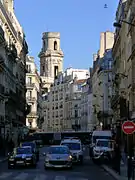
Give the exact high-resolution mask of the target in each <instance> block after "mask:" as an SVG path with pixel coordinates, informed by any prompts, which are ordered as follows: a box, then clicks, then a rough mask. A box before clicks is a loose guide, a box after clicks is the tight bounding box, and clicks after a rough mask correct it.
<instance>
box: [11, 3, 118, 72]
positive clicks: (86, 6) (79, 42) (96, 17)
mask: <svg viewBox="0 0 135 180" xmlns="http://www.w3.org/2000/svg"><path fill="white" fill-rule="evenodd" d="M104 4H107V6H108V8H107V9H105V8H104ZM117 6H118V0H97V1H93V0H57V1H56V0H23V1H20V0H19V1H18V0H15V2H14V8H15V14H16V16H17V18H18V20H19V22H20V24H21V26H22V27H23V29H24V32H25V35H26V40H27V43H28V46H29V55H30V56H33V57H34V58H35V61H36V64H37V66H38V68H39V65H40V63H39V62H40V61H39V58H38V54H39V52H40V50H41V46H42V33H43V32H46V31H47V32H48V31H49V32H60V34H61V49H62V50H63V52H64V69H66V68H67V67H73V68H83V69H84V68H85V69H88V68H89V67H91V66H92V61H93V54H94V53H96V52H97V51H98V49H99V41H100V32H105V31H107V30H109V31H114V28H113V22H114V20H115V13H116V9H117Z"/></svg>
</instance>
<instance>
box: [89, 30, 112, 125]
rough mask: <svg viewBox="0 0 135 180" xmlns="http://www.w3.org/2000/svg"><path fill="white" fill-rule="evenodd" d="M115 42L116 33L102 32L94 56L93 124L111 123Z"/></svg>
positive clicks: (92, 76)
mask: <svg viewBox="0 0 135 180" xmlns="http://www.w3.org/2000/svg"><path fill="white" fill-rule="evenodd" d="M113 43H114V33H112V32H105V33H101V37H100V49H99V51H98V53H97V55H94V56H93V69H92V73H91V74H92V75H91V78H92V95H93V97H92V99H93V100H92V106H93V108H92V109H93V124H95V125H96V126H98V127H99V128H100V126H104V128H107V125H108V124H110V123H111V119H112V109H111V97H112V63H113V59H112V50H111V49H112V47H113Z"/></svg>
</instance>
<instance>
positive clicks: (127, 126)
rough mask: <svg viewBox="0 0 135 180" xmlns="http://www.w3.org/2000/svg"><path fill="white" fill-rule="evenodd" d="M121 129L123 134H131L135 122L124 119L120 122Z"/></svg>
mask: <svg viewBox="0 0 135 180" xmlns="http://www.w3.org/2000/svg"><path fill="white" fill-rule="evenodd" d="M122 130H123V132H124V133H125V134H133V133H134V132H135V124H134V122H132V121H125V122H124V123H123V124H122Z"/></svg>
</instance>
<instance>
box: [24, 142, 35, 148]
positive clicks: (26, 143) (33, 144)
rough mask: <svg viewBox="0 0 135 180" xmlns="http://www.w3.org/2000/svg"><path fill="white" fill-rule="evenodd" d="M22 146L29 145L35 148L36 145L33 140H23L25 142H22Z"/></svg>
mask: <svg viewBox="0 0 135 180" xmlns="http://www.w3.org/2000/svg"><path fill="white" fill-rule="evenodd" d="M24 146H31V147H32V149H34V148H36V145H35V143H33V142H25V143H22V147H24Z"/></svg>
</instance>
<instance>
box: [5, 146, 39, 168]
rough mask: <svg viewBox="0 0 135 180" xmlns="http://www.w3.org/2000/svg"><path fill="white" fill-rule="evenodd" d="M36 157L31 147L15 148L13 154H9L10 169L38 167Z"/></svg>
mask: <svg viewBox="0 0 135 180" xmlns="http://www.w3.org/2000/svg"><path fill="white" fill-rule="evenodd" d="M36 163H37V162H36V156H35V154H34V153H33V152H32V148H31V146H25V147H18V148H14V150H13V152H12V153H9V154H8V168H9V169H10V168H14V167H16V166H33V167H36Z"/></svg>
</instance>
